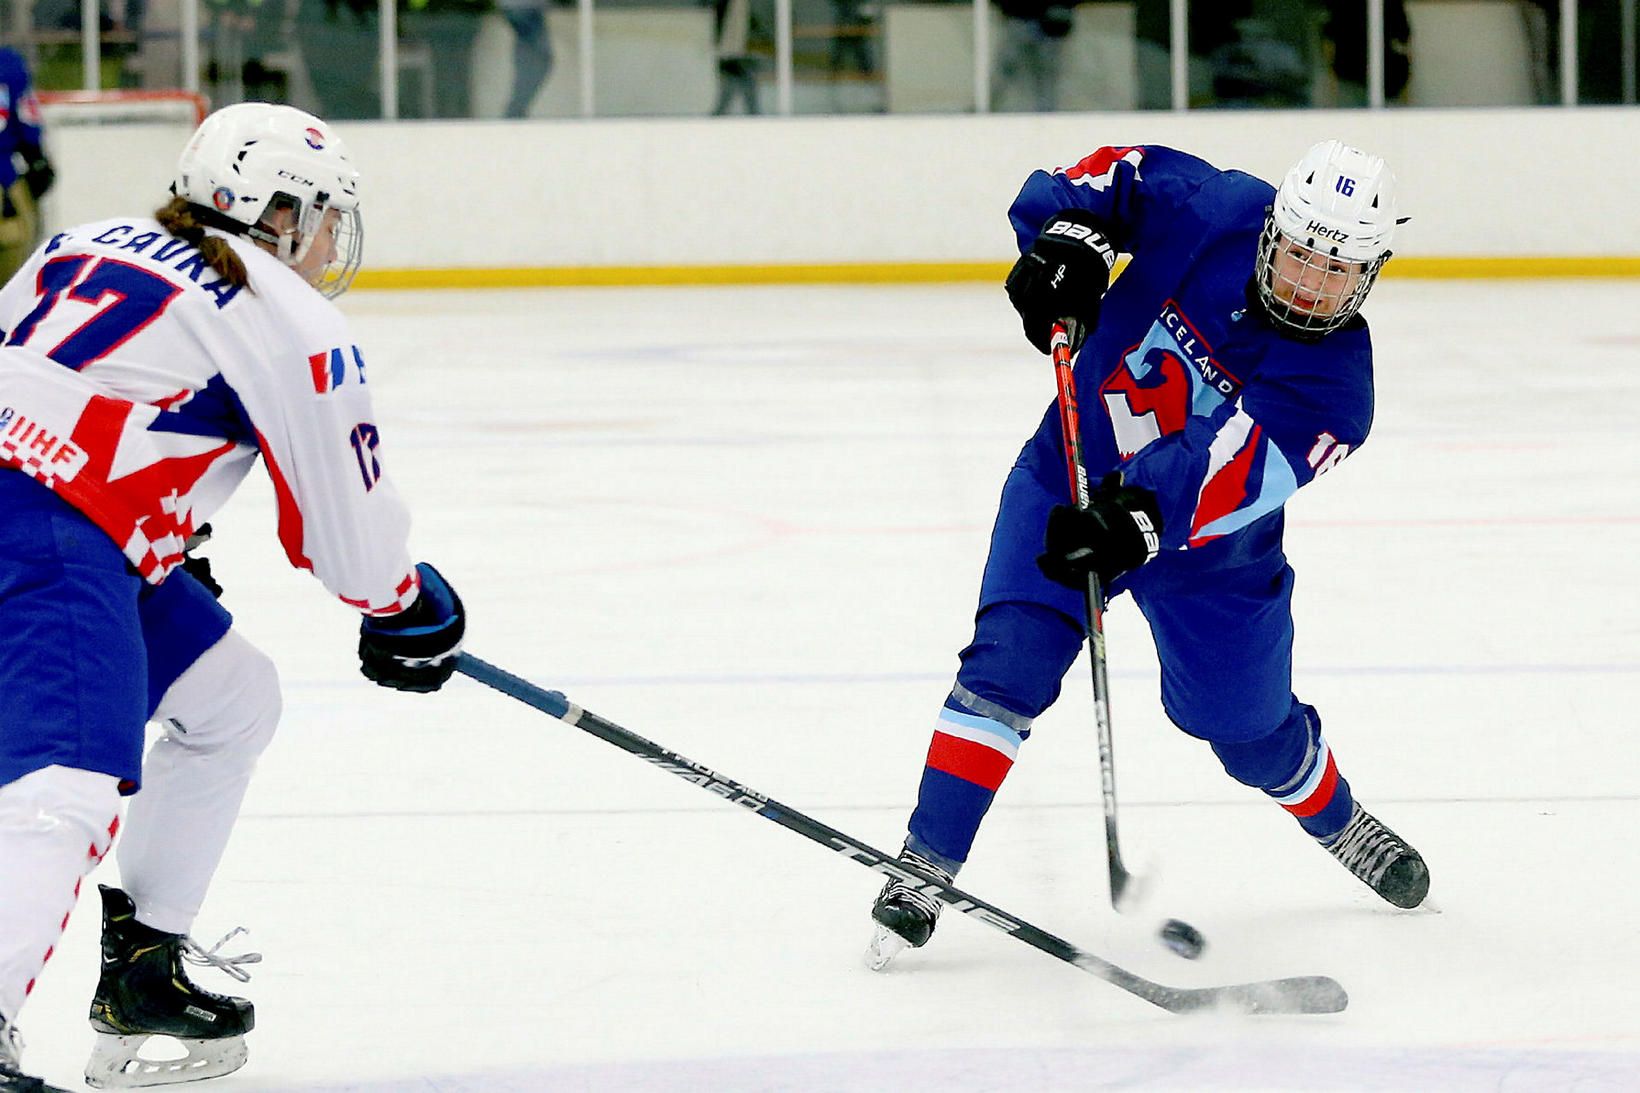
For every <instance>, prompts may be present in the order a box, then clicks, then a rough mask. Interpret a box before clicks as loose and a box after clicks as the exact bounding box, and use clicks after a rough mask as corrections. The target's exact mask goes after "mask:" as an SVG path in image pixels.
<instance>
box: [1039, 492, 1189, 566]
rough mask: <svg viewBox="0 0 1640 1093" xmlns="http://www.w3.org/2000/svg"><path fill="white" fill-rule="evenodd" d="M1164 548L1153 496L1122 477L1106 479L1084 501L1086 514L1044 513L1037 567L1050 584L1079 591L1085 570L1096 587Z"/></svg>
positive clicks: (1070, 509) (1065, 508)
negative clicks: (1044, 529)
mask: <svg viewBox="0 0 1640 1093" xmlns="http://www.w3.org/2000/svg"><path fill="white" fill-rule="evenodd" d="M1161 545H1162V511H1161V507H1160V506H1159V505H1157V503H1156V495H1155V494H1154V493H1151V492H1150V491H1149V490H1147V489H1144V488H1143V487H1141V486H1124V485H1122V476H1121V475H1120V474H1110V475H1106V476H1105V480H1104V481H1103V482H1101V483H1099V488H1098V489H1096V490H1094V491H1093V495H1092V496H1091V497H1090V498H1089V499H1088V507H1087V509H1085V510H1083V509H1079V508H1077V507H1075V506H1074V505H1056V506H1054V508H1053V511H1051V512H1049V513H1048V532H1047V536H1046V538H1045V541H1044V543H1043V551H1042V553H1041V554H1039V555H1037V558H1036V565H1037V568H1038V569H1040V570H1042V575H1043V576H1045V577H1047V578H1048V579H1049V580H1050V581H1053V582H1055V583H1057V584H1062V585H1064V586H1065V587H1067V588H1075V589H1078V590H1081V589H1085V588H1087V587H1088V573H1089V571H1093V572H1097V573H1098V574H1099V583H1100V584H1101V585H1103V586H1105V587H1109V585H1110V582H1112V581H1114V580H1115V579H1116V578H1118V577H1120V576H1121V575H1122V574H1124V573H1126V572H1128V571H1129V570H1133V569H1138V568H1139V567H1140V566H1142V565H1144V564H1145V563H1146V562H1148V561H1150V560H1151V559H1152V558H1154V557H1156V552H1157V551H1158V550H1160V549H1161Z"/></svg>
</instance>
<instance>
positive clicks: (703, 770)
mask: <svg viewBox="0 0 1640 1093" xmlns="http://www.w3.org/2000/svg"><path fill="white" fill-rule="evenodd" d="M453 662H454V664H455V670H456V671H457V672H459V673H460V674H462V675H464V676H467V677H468V678H470V679H475V680H477V681H478V682H480V683H482V684H484V685H485V686H487V687H493V688H494V689H495V690H498V691H500V692H501V693H502V694H505V695H509V696H511V697H512V698H515V699H517V700H518V701H520V702H522V703H524V704H525V705H526V706H531V707H533V708H535V709H537V710H540V711H541V712H542V713H545V714H549V715H551V716H553V717H556V718H557V719H558V720H560V721H562V722H564V723H565V724H567V725H570V726H573V727H574V728H577V729H580V730H582V731H583V732H586V733H590V734H591V735H593V736H596V737H597V738H598V739H600V740H603V741H605V742H607V743H610V744H614V745H615V746H616V747H618V748H620V749H621V750H622V751H626V752H630V753H632V754H633V755H636V756H637V757H638V758H640V759H643V760H645V761H646V762H648V763H650V764H652V765H654V766H656V767H658V768H660V769H661V770H664V771H666V772H667V773H669V774H675V775H677V776H678V777H679V778H682V779H683V780H684V781H686V782H692V783H694V784H695V785H697V786H699V787H701V788H702V789H704V790H706V791H707V792H708V793H712V794H714V795H716V796H719V797H722V798H723V799H724V800H726V801H730V802H732V803H734V804H737V805H739V806H741V807H742V808H744V809H745V810H746V811H748V812H754V813H756V814H757V815H759V816H761V817H763V818H764V819H765V820H772V821H773V822H775V823H777V824H779V825H780V826H781V827H783V828H785V829H786V830H788V831H792V832H795V833H797V834H799V835H801V836H803V837H804V838H805V839H808V840H809V841H810V842H814V843H819V844H820V845H821V846H823V847H825V848H827V849H828V850H834V851H836V852H837V853H839V854H841V855H843V856H844V857H846V858H849V859H850V860H852V861H856V862H859V863H860V864H861V865H863V866H865V867H866V868H867V869H870V870H872V871H874V872H877V873H886V874H888V875H890V876H895V877H899V878H900V879H902V880H907V881H910V882H912V883H915V884H920V885H921V886H922V891H923V892H924V893H926V894H927V895H930V896H932V897H933V898H935V899H937V900H940V901H941V902H943V903H945V904H948V905H949V906H950V907H951V909H952V910H954V911H960V912H962V914H964V915H965V916H967V917H969V918H973V919H977V920H979V921H980V922H983V923H985V924H986V925H987V926H990V927H993V928H994V929H997V930H1001V931H1002V932H1003V933H1005V934H1007V935H1009V936H1010V937H1015V938H1018V939H1019V940H1020V941H1023V942H1025V944H1027V945H1030V946H1032V947H1033V948H1036V949H1040V950H1041V951H1043V952H1045V953H1047V954H1048V955H1049V956H1052V957H1054V958H1055V959H1058V960H1062V961H1064V962H1065V963H1067V964H1070V965H1072V966H1073V967H1077V968H1080V969H1082V970H1083V971H1085V972H1087V973H1088V974H1089V975H1093V976H1097V977H1098V978H1100V979H1103V980H1104V981H1105V982H1107V983H1111V984H1114V985H1115V986H1117V987H1120V988H1121V989H1122V990H1124V991H1127V992H1128V993H1129V994H1132V995H1135V996H1136V997H1139V998H1142V999H1144V1000H1145V1001H1146V1002H1149V1003H1150V1004H1152V1005H1154V1006H1160V1007H1161V1008H1162V1009H1165V1010H1167V1011H1169V1012H1170V1013H1197V1012H1202V1011H1208V1010H1211V1011H1215V1012H1219V1013H1245V1014H1262V1013H1338V1012H1340V1011H1341V1010H1343V1009H1344V1007H1345V1006H1347V1005H1348V1004H1349V996H1348V995H1347V994H1345V993H1344V988H1343V987H1342V986H1340V985H1339V983H1338V981H1337V980H1334V979H1330V978H1328V977H1327V976H1324V975H1312V976H1300V977H1293V978H1288V979H1266V980H1260V981H1259V982H1256V983H1240V984H1236V985H1233V986H1224V987H1168V986H1164V985H1162V984H1160V983H1155V982H1152V981H1151V980H1149V979H1144V978H1142V977H1140V976H1138V975H1135V974H1133V973H1132V972H1130V971H1128V970H1126V969H1125V968H1120V967H1118V966H1116V965H1115V964H1112V963H1110V962H1109V961H1107V960H1105V959H1104V958H1102V957H1098V956H1095V955H1094V954H1092V953H1090V952H1086V951H1084V950H1082V949H1079V948H1077V947H1076V946H1074V945H1072V944H1071V943H1070V942H1068V941H1064V940H1061V939H1060V938H1058V937H1055V936H1054V935H1053V934H1050V933H1048V932H1047V931H1046V930H1043V929H1040V928H1038V927H1036V926H1032V925H1031V924H1030V923H1028V922H1026V921H1025V920H1024V919H1021V918H1017V917H1015V916H1013V915H1011V914H1009V913H1007V912H1006V911H1003V910H1002V909H1001V908H999V907H996V906H993V905H992V904H989V903H986V902H985V901H984V900H981V899H979V898H977V897H975V896H971V895H969V894H968V893H966V892H963V891H962V890H960V889H958V888H955V887H953V886H951V885H949V884H942V883H940V882H939V881H938V880H937V879H935V878H934V877H932V876H930V875H928V874H927V873H924V872H923V871H921V870H919V869H916V868H914V867H913V866H911V865H908V864H907V863H905V862H902V861H897V860H896V859H895V857H894V855H892V854H888V853H885V852H884V851H881V850H877V849H875V848H874V847H871V846H868V845H866V844H865V843H863V842H861V841H860V840H858V839H856V838H854V837H853V836H852V835H847V834H844V833H843V832H841V831H839V830H837V829H836V828H834V827H831V826H829V825H827V824H824V823H821V822H820V821H819V820H815V819H812V818H810V817H808V816H805V815H804V814H803V813H801V812H798V811H797V810H796V809H793V808H788V807H787V806H785V805H783V804H781V803H780V802H779V801H776V800H774V799H772V798H770V797H766V796H764V795H763V794H762V793H759V792H758V791H757V790H755V789H752V788H751V787H749V786H745V785H742V784H740V783H739V782H736V781H733V780H732V779H730V778H727V777H725V776H724V775H722V774H719V773H717V772H716V771H714V770H710V769H708V768H707V767H704V766H702V765H701V764H699V763H697V762H695V761H694V760H692V759H686V758H684V757H683V756H681V755H679V754H678V753H677V752H674V751H670V750H668V749H666V748H663V747H661V746H660V745H659V744H655V743H653V742H651V741H649V740H645V739H644V738H643V737H641V736H639V735H638V734H637V733H634V732H631V731H629V730H627V729H623V728H622V727H621V726H619V725H617V724H615V723H614V722H613V721H607V720H605V719H604V718H602V717H599V716H598V715H597V714H595V713H592V712H591V711H589V710H583V709H582V708H581V707H579V706H577V705H575V704H574V703H573V702H571V701H569V699H567V698H565V697H564V696H563V694H561V693H560V692H558V691H548V690H544V689H543V688H541V687H537V686H536V685H535V684H533V683H530V682H528V681H527V680H524V679H520V678H519V677H518V676H515V675H513V674H512V673H510V672H506V671H503V670H502V669H500V668H497V667H496V666H495V665H493V664H490V663H488V662H486V661H483V660H480V659H478V658H477V657H475V656H473V655H472V654H471V653H461V654H459V655H458V656H456V657H454V658H453Z"/></svg>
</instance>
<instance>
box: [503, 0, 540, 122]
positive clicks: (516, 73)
mask: <svg viewBox="0 0 1640 1093" xmlns="http://www.w3.org/2000/svg"><path fill="white" fill-rule="evenodd" d="M547 2H548V0H496V4H497V7H499V8H500V9H501V14H502V16H503V17H505V18H506V20H507V25H508V26H510V27H512V31H513V81H512V94H511V95H510V96H509V97H508V99H507V111H506V114H507V117H509V118H522V117H524V116H525V115H526V114H528V113H529V112H530V103H532V102H534V101H535V93H536V92H537V91H540V90H541V85H542V84H544V83H546V82H547V77H548V76H550V75H552V32H551V30H550V28H548V26H547Z"/></svg>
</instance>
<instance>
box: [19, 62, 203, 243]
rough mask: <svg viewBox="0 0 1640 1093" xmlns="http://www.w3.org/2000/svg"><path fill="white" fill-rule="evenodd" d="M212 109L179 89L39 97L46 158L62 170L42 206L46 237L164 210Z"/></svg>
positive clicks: (197, 96)
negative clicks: (192, 140)
mask: <svg viewBox="0 0 1640 1093" xmlns="http://www.w3.org/2000/svg"><path fill="white" fill-rule="evenodd" d="M209 107H210V104H209V103H208V102H207V100H206V99H205V96H203V95H200V94H198V93H196V92H192V91H183V90H180V89H179V90H142V91H42V92H40V111H41V114H42V115H43V117H44V123H45V149H46V154H47V155H48V156H50V157H51V162H52V165H53V166H54V167H55V168H56V169H57V182H56V185H54V186H53V187H52V188H51V192H50V193H48V194H46V196H45V199H44V200H43V201H42V202H41V221H42V226H43V228H44V230H45V231H47V232H52V231H56V230H58V229H61V228H65V227H72V226H73V225H75V224H83V223H87V222H89V221H93V220H102V219H105V218H108V217H113V216H142V215H146V214H148V213H151V212H153V211H154V210H155V209H157V208H159V207H160V206H161V205H163V204H164V203H165V201H166V200H167V199H168V197H169V193H168V187H169V186H170V184H171V176H172V174H173V172H174V171H175V170H176V163H177V157H178V156H179V155H181V154H182V146H183V144H185V143H186V142H187V140H188V135H189V134H190V133H192V132H193V131H194V129H195V128H196V127H197V126H198V125H199V123H200V122H201V121H203V120H204V118H205V115H206V113H207V112H208V110H209Z"/></svg>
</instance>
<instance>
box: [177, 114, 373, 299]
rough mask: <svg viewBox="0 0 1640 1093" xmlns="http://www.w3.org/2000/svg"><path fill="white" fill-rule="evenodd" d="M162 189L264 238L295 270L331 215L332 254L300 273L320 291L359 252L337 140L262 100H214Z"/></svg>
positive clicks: (341, 288)
mask: <svg viewBox="0 0 1640 1093" xmlns="http://www.w3.org/2000/svg"><path fill="white" fill-rule="evenodd" d="M171 190H172V192H173V193H175V194H176V195H177V196H178V197H182V198H186V199H187V200H188V201H189V202H190V203H192V204H194V205H197V206H199V207H200V208H202V209H204V210H205V215H204V216H202V217H201V218H200V219H201V221H202V222H203V223H207V224H210V225H211V226H213V227H218V228H222V229H224V230H226V231H231V232H235V233H236V234H244V235H249V236H250V237H251V238H253V239H257V240H260V241H262V242H265V243H269V244H271V245H272V246H273V248H274V252H275V253H276V254H277V255H278V256H279V260H280V261H282V262H284V263H285V264H286V265H287V266H291V267H293V268H296V269H297V270H298V271H299V272H300V271H302V270H303V269H304V266H305V265H306V264H307V260H308V254H309V250H310V249H311V248H312V246H313V244H314V241H315V240H316V239H318V238H319V237H320V235H321V234H322V229H323V228H324V226H325V223H326V217H327V215H328V214H329V213H331V212H334V213H336V214H337V218H336V219H335V222H334V228H333V239H334V243H335V249H334V253H333V254H332V256H331V258H330V260H329V261H328V262H327V263H325V265H324V266H323V267H322V268H320V269H318V270H316V271H313V272H312V273H311V275H309V274H307V273H304V276H307V277H308V279H309V281H310V282H311V283H312V284H313V287H314V288H316V289H318V290H319V291H320V292H321V293H322V294H323V295H325V296H326V297H336V296H340V295H341V294H342V293H343V292H346V291H347V287H348V286H349V285H350V284H352V283H353V275H354V274H355V273H357V272H358V269H359V262H360V260H361V259H362V258H363V256H364V224H363V221H362V220H361V218H360V215H359V172H358V171H356V170H354V169H353V164H352V163H351V162H350V161H349V160H348V155H347V147H346V146H345V145H344V144H343V143H342V141H341V138H340V137H338V136H336V134H335V133H334V132H332V131H331V129H330V126H329V125H327V124H325V123H324V122H323V121H320V120H319V119H318V118H316V117H314V116H313V115H312V114H308V113H306V112H304V111H301V110H298V109H296V108H295V107H293V106H280V105H276V104H274V103H265V102H242V103H238V104H236V105H234V106H225V107H223V108H222V109H221V110H218V111H216V112H215V113H213V114H211V116H210V117H208V118H206V119H205V121H204V122H203V123H201V125H200V127H199V128H198V129H197V130H195V131H194V135H193V136H192V137H191V138H190V139H189V141H188V144H187V147H185V148H184V149H183V150H182V158H181V159H180V160H178V162H177V174H176V179H175V181H173V182H172V184H171ZM282 211H288V213H289V214H290V215H289V216H288V218H279V217H278V216H277V214H279V213H280V212H282ZM281 219H282V222H280V223H276V220H281Z"/></svg>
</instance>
